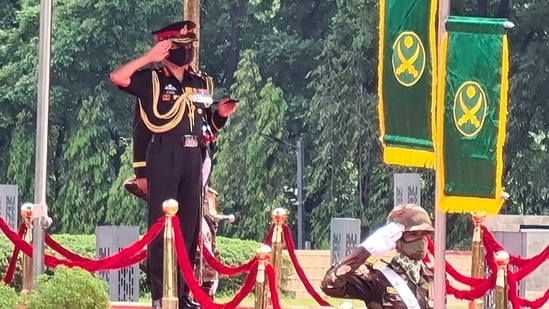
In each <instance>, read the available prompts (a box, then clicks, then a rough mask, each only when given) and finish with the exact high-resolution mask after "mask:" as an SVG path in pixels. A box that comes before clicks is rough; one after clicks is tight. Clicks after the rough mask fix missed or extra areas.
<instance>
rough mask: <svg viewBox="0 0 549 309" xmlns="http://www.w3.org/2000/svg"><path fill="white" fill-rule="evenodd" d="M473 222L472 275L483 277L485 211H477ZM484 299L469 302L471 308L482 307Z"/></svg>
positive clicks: (478, 308)
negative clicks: (483, 225)
mask: <svg viewBox="0 0 549 309" xmlns="http://www.w3.org/2000/svg"><path fill="white" fill-rule="evenodd" d="M472 218H473V223H474V224H475V230H474V231H473V248H472V258H471V277H473V278H483V277H484V259H483V253H484V244H483V242H482V224H483V223H484V220H485V219H486V214H485V213H484V211H481V212H479V213H475V214H473V216H472ZM482 307H483V305H482V300H480V299H474V300H472V301H470V302H469V309H482Z"/></svg>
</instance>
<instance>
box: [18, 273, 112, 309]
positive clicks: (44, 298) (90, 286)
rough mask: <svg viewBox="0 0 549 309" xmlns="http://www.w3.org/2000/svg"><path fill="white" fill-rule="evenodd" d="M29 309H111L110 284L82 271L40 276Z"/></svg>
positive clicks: (32, 293) (30, 297)
mask: <svg viewBox="0 0 549 309" xmlns="http://www.w3.org/2000/svg"><path fill="white" fill-rule="evenodd" d="M26 306H27V309H59V308H78V309H108V308H109V306H110V302H109V296H108V294H107V285H106V284H105V283H104V282H103V281H101V280H99V279H97V278H96V277H95V276H93V275H92V274H90V273H89V272H87V271H85V270H82V269H79V268H66V267H59V268H57V269H56V270H55V273H54V274H53V276H50V275H47V274H44V275H41V276H39V278H38V281H37V284H36V287H35V288H34V289H33V291H32V292H31V294H30V295H29V297H28V299H27V300H26Z"/></svg>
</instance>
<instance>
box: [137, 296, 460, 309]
mask: <svg viewBox="0 0 549 309" xmlns="http://www.w3.org/2000/svg"><path fill="white" fill-rule="evenodd" d="M231 299H232V296H231V297H229V296H223V297H218V298H216V299H215V302H216V303H218V304H223V303H227V302H229V301H230V300H231ZM324 299H325V300H326V301H328V302H329V303H330V304H331V305H332V306H334V307H337V306H338V305H339V304H341V303H342V302H344V301H349V302H351V303H352V304H353V308H354V309H365V308H366V306H365V305H364V302H363V301H358V300H346V299H340V298H332V297H325V298H324ZM140 301H141V302H150V301H151V300H150V299H141V300H140ZM241 304H242V305H244V306H252V307H253V305H254V297H253V296H248V297H247V298H245V299H244V300H243V301H242V303H241ZM280 306H281V307H282V308H288V307H318V304H317V303H316V301H315V300H314V299H313V298H312V297H310V298H283V299H281V300H280ZM447 308H448V309H467V303H466V302H464V303H463V304H462V305H454V306H448V307H447Z"/></svg>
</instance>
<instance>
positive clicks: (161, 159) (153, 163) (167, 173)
mask: <svg viewBox="0 0 549 309" xmlns="http://www.w3.org/2000/svg"><path fill="white" fill-rule="evenodd" d="M202 152H203V149H202V148H198V147H196V148H187V147H183V143H182V137H181V136H169V135H155V136H154V137H153V139H152V141H151V142H150V143H149V147H148V149H147V181H148V190H149V192H148V201H147V204H148V207H149V216H148V226H149V228H150V227H151V226H152V225H154V223H156V221H157V220H158V218H160V217H162V216H163V215H164V213H163V211H162V203H163V202H164V201H165V200H167V199H175V200H177V201H178V202H179V211H178V212H177V217H178V218H179V220H180V222H181V231H182V232H183V238H184V239H185V245H186V247H187V254H188V256H189V257H190V261H191V265H194V262H195V259H194V257H195V255H196V249H197V242H198V232H199V231H198V229H199V226H200V225H199V220H200V207H201V205H200V204H201V196H202V183H201V168H202V158H203V155H202ZM163 246H164V243H163V235H162V234H160V235H159V236H158V237H157V238H156V239H155V240H154V241H153V242H152V243H151V244H150V245H149V246H148V250H147V269H148V273H147V277H148V278H147V279H148V281H149V283H150V285H151V294H152V295H151V296H152V299H153V300H156V299H161V298H162V271H163V264H162V256H163V254H162V253H163V252H162V250H163ZM178 273H179V274H181V272H180V271H179V269H178ZM177 282H178V290H179V297H182V296H185V295H188V293H189V289H188V287H187V285H186V284H185V281H184V280H183V277H182V276H181V275H180V276H179V279H178V281H177Z"/></svg>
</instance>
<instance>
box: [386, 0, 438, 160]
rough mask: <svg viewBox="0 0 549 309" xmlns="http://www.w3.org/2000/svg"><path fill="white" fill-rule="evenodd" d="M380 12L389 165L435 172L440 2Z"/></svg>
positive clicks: (402, 1)
mask: <svg viewBox="0 0 549 309" xmlns="http://www.w3.org/2000/svg"><path fill="white" fill-rule="evenodd" d="M379 7H380V19H379V62H378V95H379V104H378V113H379V124H380V132H381V137H380V140H381V142H382V145H383V161H384V162H385V163H387V164H396V165H403V166H414V167H427V168H433V165H434V163H435V155H434V146H433V135H434V133H433V128H434V118H435V115H434V114H435V110H434V106H435V104H434V102H435V99H436V44H437V42H436V36H435V35H436V29H435V24H436V9H437V0H380V5H379Z"/></svg>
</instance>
